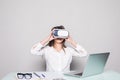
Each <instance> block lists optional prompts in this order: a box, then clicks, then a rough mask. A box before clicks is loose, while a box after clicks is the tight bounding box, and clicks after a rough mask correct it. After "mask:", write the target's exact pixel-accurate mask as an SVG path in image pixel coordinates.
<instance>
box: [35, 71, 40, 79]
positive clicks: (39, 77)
mask: <svg viewBox="0 0 120 80" xmlns="http://www.w3.org/2000/svg"><path fill="white" fill-rule="evenodd" d="M33 74H35V75H36V76H37V77H39V78H41V76H40V75H38V74H37V73H35V72H34V73H33Z"/></svg>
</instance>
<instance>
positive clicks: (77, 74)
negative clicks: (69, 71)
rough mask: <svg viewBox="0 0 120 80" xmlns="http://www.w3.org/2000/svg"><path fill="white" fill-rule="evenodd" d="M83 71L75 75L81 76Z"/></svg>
mask: <svg viewBox="0 0 120 80" xmlns="http://www.w3.org/2000/svg"><path fill="white" fill-rule="evenodd" d="M82 74H83V73H77V74H75V75H79V76H81V75H82Z"/></svg>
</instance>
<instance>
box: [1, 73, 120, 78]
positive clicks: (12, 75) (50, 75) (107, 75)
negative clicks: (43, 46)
mask: <svg viewBox="0 0 120 80" xmlns="http://www.w3.org/2000/svg"><path fill="white" fill-rule="evenodd" d="M40 73H44V74H45V75H46V77H47V78H46V79H44V80H52V79H53V78H56V77H62V78H64V79H65V80H120V73H118V72H115V71H106V72H104V73H102V74H98V75H94V76H90V77H86V78H77V77H71V76H65V75H63V74H61V73H52V72H40ZM15 76H16V72H13V73H9V74H7V75H6V76H5V77H4V78H3V79H2V80H16V77H15ZM31 80H38V79H31Z"/></svg>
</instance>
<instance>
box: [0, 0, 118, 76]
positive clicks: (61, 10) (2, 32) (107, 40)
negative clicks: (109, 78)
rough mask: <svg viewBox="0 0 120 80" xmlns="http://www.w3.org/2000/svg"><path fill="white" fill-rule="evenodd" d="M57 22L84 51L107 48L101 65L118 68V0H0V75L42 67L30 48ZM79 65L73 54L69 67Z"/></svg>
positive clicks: (113, 68)
mask: <svg viewBox="0 0 120 80" xmlns="http://www.w3.org/2000/svg"><path fill="white" fill-rule="evenodd" d="M58 25H64V26H65V27H66V29H67V30H69V32H70V34H71V36H72V37H73V38H74V40H75V41H76V42H78V43H80V44H81V45H82V46H83V47H84V48H85V49H86V50H87V51H88V53H97V52H110V53H111V54H110V57H109V59H108V62H107V64H106V67H105V69H106V70H115V71H118V72H120V63H119V61H120V60H119V57H120V42H119V41H120V0H0V78H2V77H3V76H5V75H7V74H8V73H10V72H16V71H18V72H19V71H40V70H45V62H44V60H43V59H42V58H41V57H40V56H33V55H31V54H30V49H31V47H32V46H33V44H35V43H36V42H39V41H41V40H42V39H44V38H45V37H47V36H48V34H49V32H50V29H51V28H52V27H53V26H58ZM83 62H84V61H83ZM82 67H83V64H82V60H81V59H80V58H75V60H74V63H72V69H78V70H80V69H81V68H82Z"/></svg>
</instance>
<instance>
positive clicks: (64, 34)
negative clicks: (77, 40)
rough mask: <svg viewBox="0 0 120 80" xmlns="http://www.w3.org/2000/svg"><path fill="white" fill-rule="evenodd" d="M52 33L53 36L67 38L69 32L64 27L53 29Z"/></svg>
mask: <svg viewBox="0 0 120 80" xmlns="http://www.w3.org/2000/svg"><path fill="white" fill-rule="evenodd" d="M52 33H53V37H54V38H68V36H69V32H68V31H66V30H64V29H54V30H53V32H52Z"/></svg>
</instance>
